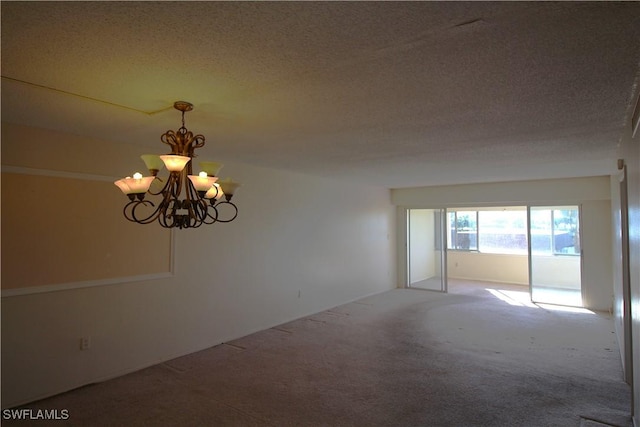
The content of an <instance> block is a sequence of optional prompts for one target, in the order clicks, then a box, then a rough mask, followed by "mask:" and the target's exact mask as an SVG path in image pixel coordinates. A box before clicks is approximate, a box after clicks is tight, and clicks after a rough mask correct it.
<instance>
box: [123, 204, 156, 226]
mask: <svg viewBox="0 0 640 427" xmlns="http://www.w3.org/2000/svg"><path fill="white" fill-rule="evenodd" d="M140 206H151V207H155V205H154V204H153V202H151V201H149V200H134V201H132V202H129V203H127V204H126V205H125V207H124V216H125V218H127V219H128V220H129V221H131V222H136V223H138V224H150V223H152V222H153V221H155V220H156V218H157V217H158V215H159V211H160V208H161V205H159V206H158V207H156V208H155V209H154V210H153V211H152V212H151V214H149V215H148V216H146V217H144V218H138V215H136V211H137V210H138V208H139V207H140Z"/></svg>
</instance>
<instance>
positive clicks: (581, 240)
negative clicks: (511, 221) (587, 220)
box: [527, 203, 584, 306]
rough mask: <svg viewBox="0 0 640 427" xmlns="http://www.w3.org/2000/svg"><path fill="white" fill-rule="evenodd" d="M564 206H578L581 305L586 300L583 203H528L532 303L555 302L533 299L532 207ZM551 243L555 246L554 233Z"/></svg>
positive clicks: (528, 244)
mask: <svg viewBox="0 0 640 427" xmlns="http://www.w3.org/2000/svg"><path fill="white" fill-rule="evenodd" d="M563 206H577V207H578V239H579V241H580V301H581V305H580V306H583V303H582V301H584V287H583V286H582V278H583V277H584V249H583V245H582V242H584V239H583V236H582V229H583V227H582V204H581V203H578V204H557V203H556V204H529V205H527V246H528V248H527V252H528V258H529V262H528V268H529V298H530V300H531V302H532V303H534V304H537V303H540V304H553V303H551V302H547V301H534V299H533V268H532V266H533V260H532V256H533V251H532V250H531V240H532V239H531V208H549V209H553V208H556V207H563ZM552 220H553V216H552ZM551 244H552V246H553V235H552V236H551Z"/></svg>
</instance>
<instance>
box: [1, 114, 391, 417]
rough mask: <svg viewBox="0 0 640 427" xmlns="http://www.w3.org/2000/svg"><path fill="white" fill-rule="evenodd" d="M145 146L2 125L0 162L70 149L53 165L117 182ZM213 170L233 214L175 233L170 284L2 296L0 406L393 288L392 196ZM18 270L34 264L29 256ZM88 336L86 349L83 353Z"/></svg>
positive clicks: (285, 176)
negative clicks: (234, 185) (224, 180)
mask: <svg viewBox="0 0 640 427" xmlns="http://www.w3.org/2000/svg"><path fill="white" fill-rule="evenodd" d="M158 145H160V144H158ZM158 148H159V149H161V147H158ZM146 151H149V150H148V148H142V149H140V148H139V147H133V146H120V145H117V144H112V143H106V142H104V141H94V140H86V139H83V138H79V137H76V136H73V135H66V134H61V133H56V132H49V131H43V130H39V129H33V128H28V127H23V126H15V125H5V124H3V127H2V161H3V165H11V166H16V167H29V168H36V169H51V168H52V167H53V166H51V165H52V164H56V163H52V162H50V161H49V159H48V158H47V156H53V158H54V159H55V158H57V157H59V155H58V154H59V153H74V156H72V157H73V158H72V159H68V158H67V159H60V161H59V162H58V163H57V164H58V167H59V168H60V169H61V170H65V171H71V172H81V173H91V174H102V175H117V174H119V173H122V172H121V171H122V170H125V171H126V170H130V167H132V166H131V164H133V163H135V164H136V165H137V164H138V163H137V162H138V161H137V160H136V159H135V157H136V156H138V155H139V154H142V153H143V152H146ZM223 172H225V175H227V174H229V175H232V176H233V177H234V179H236V180H238V181H241V182H242V183H243V186H242V187H241V188H240V189H239V190H238V193H237V195H236V196H235V201H236V203H237V204H238V206H239V209H240V214H239V216H238V218H237V219H236V221H234V222H232V223H230V224H226V225H225V224H222V225H214V226H210V227H205V228H201V229H197V230H181V231H180V230H178V231H176V232H175V235H174V239H173V242H174V243H173V244H174V245H175V247H174V254H175V255H174V257H175V259H174V275H173V276H172V277H169V278H166V279H158V280H148V281H141V282H135V283H119V284H112V285H104V286H96V287H89V288H80V289H73V290H62V291H56V292H49V293H38V294H32V295H23V296H12V297H3V298H2V406H3V407H10V406H13V405H16V404H21V403H25V402H29V401H32V400H34V399H38V398H42V397H45V396H49V395H52V394H56V393H59V392H62V391H65V390H69V389H72V388H75V387H78V386H81V385H84V384H88V383H92V382H96V381H100V380H103V379H107V378H111V377H114V376H118V375H120V374H124V373H127V372H130V371H134V370H137V369H140V368H143V367H146V366H149V365H152V364H155V363H158V362H161V361H164V360H168V359H171V358H174V357H177V356H180V355H184V354H188V353H191V352H194V351H197V350H201V349H204V348H207V347H210V346H213V345H216V344H219V343H221V342H224V341H228V340H231V339H234V338H237V337H240V336H244V335H247V334H249V333H251V332H254V331H258V330H261V329H265V328H268V327H271V326H274V325H277V324H280V323H282V322H286V321H288V320H291V319H294V318H298V317H301V316H304V315H307V314H311V313H314V312H318V311H320V310H323V309H326V308H329V307H333V306H336V305H339V304H342V303H345V302H347V301H350V300H354V299H357V298H360V297H363V296H365V295H369V294H374V293H378V292H382V291H385V290H388V289H391V288H392V287H394V285H395V277H396V271H395V262H394V260H395V257H394V251H395V233H394V224H395V222H394V221H395V208H394V207H393V206H392V205H391V204H390V203H389V191H388V190H386V189H383V188H372V187H361V186H351V185H346V184H345V183H344V182H343V181H333V180H328V179H320V178H317V177H310V176H305V175H300V174H292V173H287V172H281V171H275V170H269V169H263V168H257V167H253V166H249V165H242V164H227V165H226V166H225V168H224V170H223ZM43 182H45V183H46V177H43ZM113 191H119V190H118V189H117V188H116V187H115V186H114V187H113ZM87 203H100V201H99V200H91V199H90V198H88V199H87ZM122 203H123V205H124V203H125V197H124V196H122ZM104 209H105V212H110V211H112V210H113V211H116V212H118V213H119V212H120V210H121V209H122V206H105V207H104ZM46 218H47V216H46V212H45V213H44V214H43V220H44V221H46ZM123 221H124V218H123ZM3 225H4V226H5V227H7V226H10V225H9V224H3ZM51 226H55V225H54V224H52V225H51ZM70 232H73V230H70ZM60 244H61V245H64V244H65V242H60ZM122 250H135V249H132V248H122ZM24 268H38V266H34V265H29V263H28V260H25V266H24ZM87 336H89V337H91V348H90V349H89V350H86V351H80V349H79V339H80V337H87Z"/></svg>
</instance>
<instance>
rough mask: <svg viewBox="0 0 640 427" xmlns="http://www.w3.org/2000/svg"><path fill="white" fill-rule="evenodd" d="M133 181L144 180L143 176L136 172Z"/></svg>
mask: <svg viewBox="0 0 640 427" xmlns="http://www.w3.org/2000/svg"><path fill="white" fill-rule="evenodd" d="M133 179H142V174H141V173H140V172H136V173H134V174H133Z"/></svg>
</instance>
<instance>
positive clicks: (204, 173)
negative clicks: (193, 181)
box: [198, 171, 207, 178]
mask: <svg viewBox="0 0 640 427" xmlns="http://www.w3.org/2000/svg"><path fill="white" fill-rule="evenodd" d="M198 176H199V177H200V178H206V177H207V173H206V172H205V171H202V172H200V173H199V174H198Z"/></svg>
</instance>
